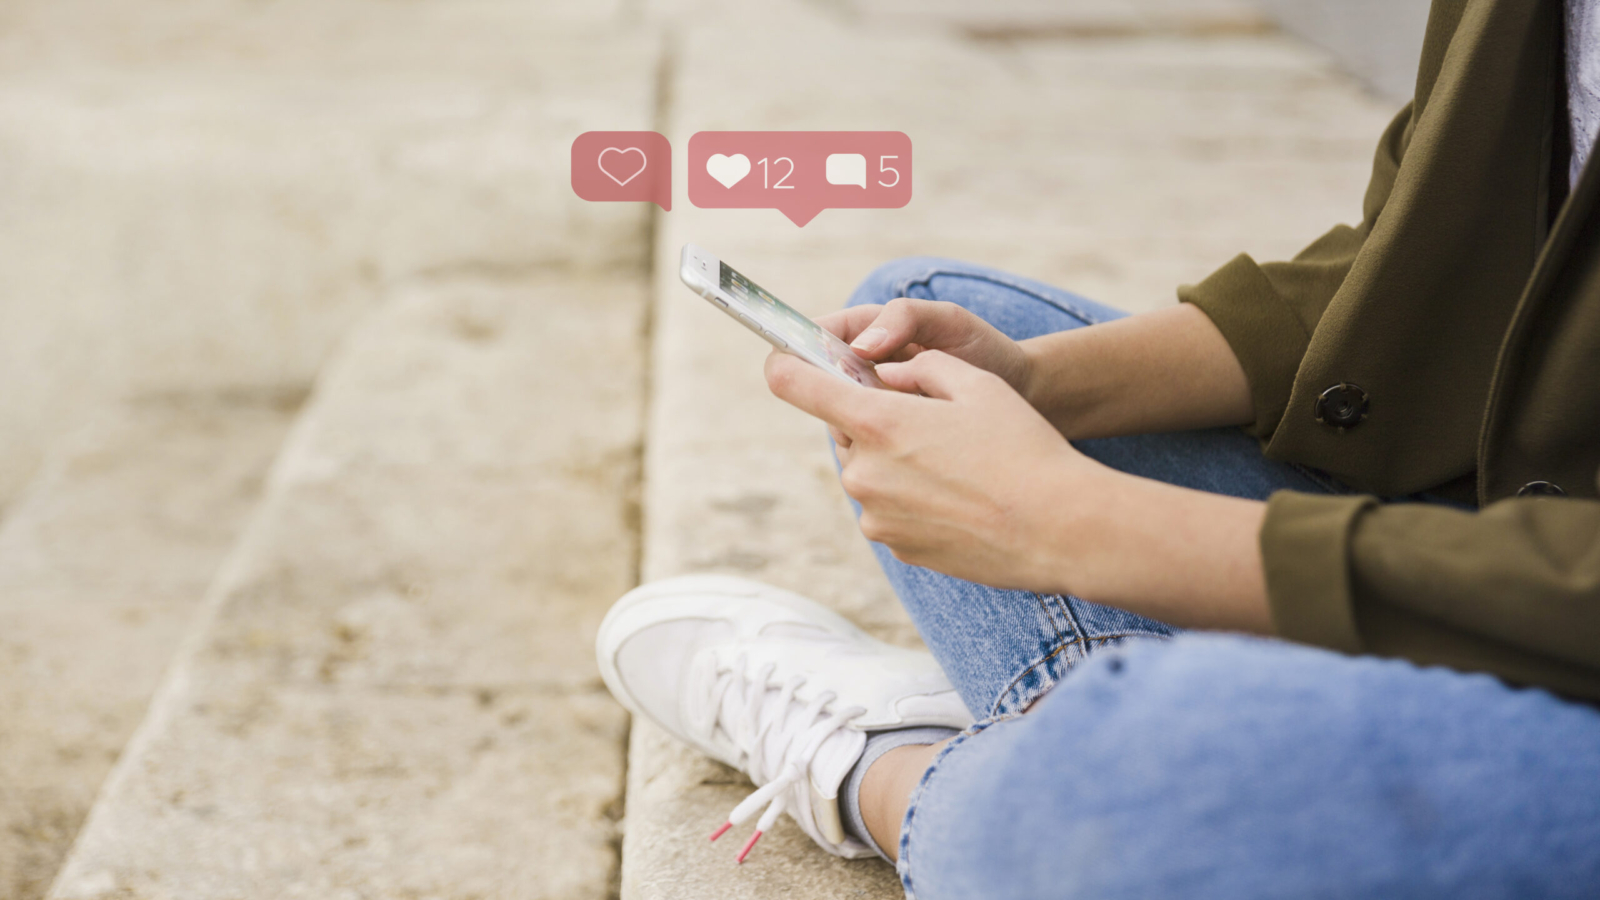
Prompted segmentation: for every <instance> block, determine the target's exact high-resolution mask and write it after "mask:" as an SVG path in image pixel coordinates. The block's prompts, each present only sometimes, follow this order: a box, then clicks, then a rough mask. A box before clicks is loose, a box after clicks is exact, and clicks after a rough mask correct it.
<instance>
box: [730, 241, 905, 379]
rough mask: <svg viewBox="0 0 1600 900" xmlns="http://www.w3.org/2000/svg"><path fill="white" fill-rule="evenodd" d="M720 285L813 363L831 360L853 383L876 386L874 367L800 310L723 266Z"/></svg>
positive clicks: (771, 330) (755, 317)
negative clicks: (804, 353)
mask: <svg viewBox="0 0 1600 900" xmlns="http://www.w3.org/2000/svg"><path fill="white" fill-rule="evenodd" d="M721 267H722V268H721V272H720V273H719V277H718V282H719V286H720V287H721V288H722V291H723V293H725V294H727V295H728V296H730V297H732V298H733V299H735V300H738V301H740V303H741V304H742V305H743V306H744V312H745V314H746V315H748V316H749V317H750V318H752V319H754V320H756V322H757V324H759V325H761V326H762V327H763V328H765V329H766V330H767V331H769V332H771V333H773V334H775V335H777V336H778V337H780V338H782V339H783V340H784V342H785V343H787V344H788V345H789V346H790V347H793V348H796V349H804V350H805V351H807V352H808V353H809V354H810V355H811V357H812V361H813V362H816V361H819V360H827V361H828V363H829V364H831V365H832V366H833V367H834V368H836V369H838V370H839V371H840V372H842V373H843V374H844V375H845V376H846V377H848V378H849V379H850V380H851V381H855V382H858V383H860V384H867V385H876V383H877V378H876V377H875V376H873V375H872V366H871V364H870V363H867V362H864V361H863V360H862V359H861V358H860V357H859V356H856V354H855V351H853V350H851V349H850V345H848V344H846V343H845V342H844V341H841V340H839V338H837V337H835V336H834V335H833V333H832V332H830V331H828V330H827V329H825V328H823V327H822V326H821V325H818V324H817V323H815V322H813V321H811V320H810V319H809V318H806V316H804V315H802V314H801V313H800V311H799V310H797V309H795V308H794V307H792V306H790V305H789V304H787V303H784V302H783V301H782V300H779V299H778V298H777V297H774V296H772V295H771V294H769V293H767V292H766V291H765V290H763V289H762V287H761V286H760V285H758V284H756V283H755V282H753V281H751V280H750V279H748V278H746V277H744V276H743V275H741V274H739V273H738V271H736V270H735V269H734V268H733V267H732V266H730V265H728V264H727V263H721Z"/></svg>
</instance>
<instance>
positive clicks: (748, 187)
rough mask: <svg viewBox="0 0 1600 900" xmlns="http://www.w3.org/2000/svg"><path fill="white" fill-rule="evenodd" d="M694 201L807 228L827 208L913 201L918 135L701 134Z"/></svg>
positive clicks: (696, 141)
mask: <svg viewBox="0 0 1600 900" xmlns="http://www.w3.org/2000/svg"><path fill="white" fill-rule="evenodd" d="M688 179H689V183H688V188H689V202H690V203H693V204H694V205H695V206H698V207H700V208H701V209H776V210H777V211H779V212H781V213H783V214H784V215H785V216H787V217H788V218H789V221H791V222H793V223H794V224H796V225H800V226H804V225H805V224H806V223H808V222H810V221H811V220H812V219H814V218H816V217H817V214H818V213H820V212H822V211H823V210H825V209H829V208H835V209H898V208H900V207H902V206H905V205H906V204H907V203H910V202H911V138H909V137H907V136H906V135H905V134H904V133H902V132H899V131H701V132H698V133H696V134H694V135H692V136H691V137H690V138H689V167H688Z"/></svg>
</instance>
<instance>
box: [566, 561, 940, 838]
mask: <svg viewBox="0 0 1600 900" xmlns="http://www.w3.org/2000/svg"><path fill="white" fill-rule="evenodd" d="M595 650H596V653H597V654H598V656H599V659H600V673H601V675H602V676H603V677H604V678H605V681H606V686H607V687H609V688H610V689H611V693H612V694H613V695H615V696H616V698H617V700H618V701H620V702H621V703H622V705H623V706H626V707H627V708H628V709H629V710H630V711H631V712H632V713H633V714H634V715H637V716H644V717H646V718H648V719H650V720H651V721H653V722H655V723H656V724H657V725H660V726H661V727H662V728H664V729H666V730H667V731H668V732H670V733H671V734H673V735H674V736H675V737H677V738H678V739H679V740H682V741H684V742H686V743H688V744H690V745H691V746H693V747H695V748H696V749H698V750H700V751H701V752H703V753H705V754H706V755H707V756H710V757H712V758H713V759H718V760H721V761H722V762H724V763H727V764H728V765H730V766H733V767H734V768H736V769H739V770H741V771H743V772H745V773H746V774H747V775H749V776H750V780H751V781H753V782H755V784H756V786H757V790H756V791H755V793H753V794H751V795H750V796H748V797H746V798H745V799H744V802H742V803H740V804H739V805H738V806H736V807H734V809H733V811H732V812H731V813H729V814H728V821H727V822H726V823H725V824H724V825H723V826H722V827H721V828H719V829H717V831H716V833H714V834H713V835H712V836H711V839H712V840H716V839H717V838H719V837H721V836H722V834H723V833H724V832H726V831H727V830H728V829H730V828H732V827H733V826H734V825H738V824H740V823H742V822H744V821H745V820H747V819H748V818H750V816H751V815H753V814H754V813H755V811H756V810H757V809H759V808H760V807H761V806H762V805H763V804H765V805H766V812H765V813H763V814H762V816H761V818H760V820H759V821H758V822H757V823H756V830H755V833H754V834H753V835H752V836H751V837H750V840H749V841H748V842H746V843H745V845H744V847H743V849H742V850H740V852H739V857H738V858H739V861H740V862H743V861H744V858H745V856H746V855H747V854H748V853H749V852H750V848H751V847H753V846H755V843H756V841H757V840H759V839H760V838H761V835H762V833H763V832H765V831H767V830H769V829H770V828H771V827H772V825H773V823H774V822H776V821H777V819H778V816H779V815H780V814H782V813H784V812H787V813H789V815H790V816H791V817H793V818H794V820H795V821H796V822H798V823H800V827H801V828H803V829H805V832H806V834H808V835H810V836H811V839H812V840H814V841H816V842H817V843H818V844H821V845H822V847H823V849H825V850H827V851H828V852H829V853H832V854H835V855H837V856H844V857H849V858H852V859H854V858H857V857H864V856H871V855H873V853H872V851H871V850H870V849H868V847H867V846H866V845H865V844H863V843H862V842H860V841H858V840H856V839H854V838H851V837H848V836H847V835H846V834H845V833H844V827H843V826H842V825H841V823H840V820H839V786H840V783H841V782H843V780H844V777H845V775H846V774H848V773H849V771H850V768H851V767H852V766H854V765H855V762H856V760H857V759H859V758H860V756H861V749H862V747H863V746H864V745H865V744H866V739H867V738H866V732H868V731H881V730H885V729H890V728H909V727H913V726H919V725H939V726H943V727H947V728H956V729H961V728H966V727H967V726H968V725H970V724H972V716H971V715H970V714H969V713H968V712H967V708H966V706H965V705H963V704H962V702H961V698H960V697H959V696H958V695H957V694H956V692H955V689H954V688H953V687H951V685H950V681H949V679H947V678H945V676H944V673H943V672H942V671H940V669H939V665H938V664H937V663H936V662H934V660H933V657H932V656H931V655H929V654H928V653H926V652H918V651H914V650H905V649H901V648H899V647H892V646H890V645H888V644H885V643H883V642H882V641H879V640H876V639H874V638H872V637H870V636H868V635H867V634H866V632H863V631H862V630H861V629H859V628H857V627H856V626H854V625H852V624H850V622H848V621H846V620H845V619H844V618H843V617H841V616H839V615H838V614H837V613H834V612H833V611H832V610H829V609H827V608H826V607H824V606H822V605H821V604H818V603H816V602H813V601H811V600H807V599H806V598H804V597H801V596H800V595H798V594H792V593H790V592H788V591H783V590H779V589H777V588H775V587H771V586H769V585H765V584H761V583H760V582H757V581H750V580H748V579H744V578H733V577H729V576H723V575H690V576H685V577H682V578H669V579H666V580H664V581H657V582H654V583H652V584H647V585H644V586H642V587H639V588H635V589H634V590H632V591H629V592H628V593H627V594H625V595H624V596H623V597H622V599H621V600H618V601H617V603H616V605H615V606H613V607H611V612H609V613H607V614H606V618H605V621H604V622H602V623H601V624H600V634H599V636H598V638H597V639H596V641H595Z"/></svg>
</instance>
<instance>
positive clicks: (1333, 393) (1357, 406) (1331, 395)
mask: <svg viewBox="0 0 1600 900" xmlns="http://www.w3.org/2000/svg"><path fill="white" fill-rule="evenodd" d="M1367 405H1368V400H1367V392H1366V391H1363V390H1362V389H1361V388H1360V387H1359V386H1357V385H1354V384H1351V383H1349V382H1348V381H1341V382H1339V383H1338V384H1336V385H1334V386H1333V387H1331V388H1328V389H1327V390H1325V391H1323V392H1322V395H1321V396H1319V397H1318V398H1317V421H1318V422H1321V423H1322V424H1324V425H1331V426H1333V427H1334V428H1337V429H1339V430H1340V431H1343V430H1344V429H1346V428H1350V427H1352V426H1354V425H1357V424H1359V423H1360V422H1361V420H1362V419H1365V418H1366V417H1367Z"/></svg>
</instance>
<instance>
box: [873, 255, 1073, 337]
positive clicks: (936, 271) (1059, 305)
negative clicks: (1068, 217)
mask: <svg viewBox="0 0 1600 900" xmlns="http://www.w3.org/2000/svg"><path fill="white" fill-rule="evenodd" d="M941 275H943V276H945V277H948V278H970V279H972V280H973V281H987V282H989V283H990V284H997V285H999V286H1001V287H1004V288H1010V289H1011V290H1014V291H1017V292H1019V293H1023V294H1027V295H1028V296H1030V297H1032V298H1033V299H1035V300H1038V301H1039V302H1040V303H1044V304H1047V305H1049V306H1053V307H1055V308H1056V309H1059V310H1061V311H1062V312H1064V313H1066V314H1067V315H1069V316H1071V317H1073V318H1074V319H1077V320H1078V321H1080V322H1082V323H1084V324H1085V325H1098V324H1100V320H1099V319H1097V318H1095V317H1094V316H1091V315H1089V314H1088V313H1086V312H1084V311H1083V310H1081V309H1078V308H1077V307H1075V306H1073V305H1072V304H1070V303H1063V302H1060V301H1057V300H1054V299H1052V298H1050V297H1046V296H1045V295H1043V294H1041V293H1039V292H1038V291H1036V290H1034V289H1033V288H1030V287H1028V286H1027V285H1025V284H1019V283H1017V282H1015V281H1011V280H1010V279H1007V278H1003V277H999V276H996V275H993V274H987V273H984V274H980V273H978V272H963V271H960V270H959V269H950V268H944V267H939V268H933V269H929V270H928V271H926V272H924V273H923V274H922V275H921V276H919V277H909V276H908V277H906V278H905V279H903V280H902V281H901V282H900V285H899V287H898V288H896V291H897V296H901V297H904V296H906V289H907V288H909V287H911V286H912V285H914V284H920V285H922V286H923V287H926V288H929V289H931V288H932V287H933V285H932V284H930V283H929V282H931V281H933V279H935V278H938V277H939V276H941Z"/></svg>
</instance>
